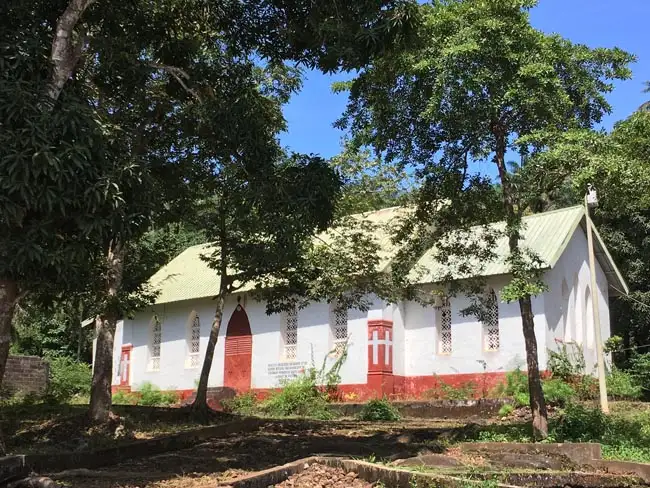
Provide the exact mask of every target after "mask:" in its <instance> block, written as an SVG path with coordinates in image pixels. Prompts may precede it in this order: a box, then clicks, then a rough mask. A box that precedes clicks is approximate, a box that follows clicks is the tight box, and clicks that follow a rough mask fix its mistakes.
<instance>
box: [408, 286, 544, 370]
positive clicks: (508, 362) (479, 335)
mask: <svg viewBox="0 0 650 488" xmlns="http://www.w3.org/2000/svg"><path fill="white" fill-rule="evenodd" d="M506 283H507V280H506V279H505V278H502V277H495V278H493V279H490V280H488V286H490V287H491V288H492V289H494V291H495V293H496V294H497V297H500V292H501V288H502V287H503V286H504V285H505V284H506ZM469 305H470V299H469V298H468V297H467V296H464V295H460V296H457V297H453V298H451V300H450V306H451V314H452V326H451V331H452V352H451V354H440V353H439V349H438V327H439V326H440V324H438V323H437V322H438V317H439V314H437V313H436V310H435V309H434V308H432V307H423V306H421V305H419V304H417V303H413V302H409V303H407V304H406V305H405V315H406V321H405V323H406V329H405V343H404V373H403V374H404V375H405V376H407V377H408V376H427V375H434V374H436V375H450V374H453V375H456V374H470V373H482V372H488V373H499V372H506V371H509V370H512V369H514V368H517V367H521V368H522V369H525V366H526V357H525V347H524V336H523V332H522V328H521V316H520V312H519V305H518V304H517V303H510V304H507V303H503V302H502V301H501V300H500V298H499V333H500V347H499V350H498V351H486V350H485V348H484V344H483V324H482V323H481V322H479V321H478V320H477V318H476V317H475V316H463V314H462V313H461V310H463V309H465V308H466V307H468V306H469ZM533 312H534V313H535V333H536V334H537V338H538V340H540V341H542V342H543V341H544V337H545V332H544V331H545V325H546V321H545V317H544V297H537V298H536V299H534V300H533ZM482 361H485V364H486V368H485V369H484V367H483V363H482ZM545 364H546V354H545V351H544V350H543V349H542V350H540V367H544V365H545Z"/></svg>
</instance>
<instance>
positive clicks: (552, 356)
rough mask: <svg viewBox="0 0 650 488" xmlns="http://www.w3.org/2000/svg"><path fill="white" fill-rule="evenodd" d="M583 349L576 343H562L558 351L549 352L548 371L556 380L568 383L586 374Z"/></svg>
mask: <svg viewBox="0 0 650 488" xmlns="http://www.w3.org/2000/svg"><path fill="white" fill-rule="evenodd" d="M585 367H586V366H585V358H584V354H583V351H582V348H581V347H580V346H579V345H578V344H576V343H574V342H561V343H560V348H559V350H558V351H553V350H551V349H549V350H548V369H549V370H550V371H551V374H552V375H553V377H554V378H560V379H562V380H564V381H566V382H569V381H571V379H572V378H574V377H576V376H582V375H584V373H585Z"/></svg>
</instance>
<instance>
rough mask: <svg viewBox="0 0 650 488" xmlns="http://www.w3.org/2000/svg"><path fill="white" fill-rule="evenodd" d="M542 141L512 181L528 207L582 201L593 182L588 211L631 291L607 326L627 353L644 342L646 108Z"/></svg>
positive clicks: (647, 325)
mask: <svg viewBox="0 0 650 488" xmlns="http://www.w3.org/2000/svg"><path fill="white" fill-rule="evenodd" d="M543 147H544V149H543V150H542V151H540V152H537V153H536V154H534V155H533V156H532V157H531V158H530V159H529V160H528V161H527V162H526V164H525V165H524V166H523V167H522V168H520V169H519V171H518V175H517V181H518V184H519V185H520V187H521V188H523V189H526V188H528V189H529V191H527V193H528V194H529V195H530V196H531V200H530V208H531V209H532V210H533V211H542V210H546V209H549V208H553V207H556V206H558V205H559V206H565V205H567V204H568V205H572V204H581V203H582V198H583V195H584V191H585V188H586V185H587V184H589V183H592V184H595V185H596V187H597V190H598V193H599V197H600V198H599V206H598V207H597V208H596V209H594V211H593V215H592V217H593V219H594V221H595V223H596V225H597V227H598V230H599V233H600V234H601V236H602V237H603V239H604V241H605V243H606V244H607V247H608V249H609V250H610V252H611V253H612V255H613V257H614V260H615V261H616V263H617V264H618V266H619V267H620V269H621V271H622V273H623V276H625V277H626V279H627V281H628V283H629V285H630V294H629V295H628V296H621V297H618V298H617V299H616V300H614V301H613V302H612V307H611V324H612V332H613V333H615V334H619V335H621V336H622V338H623V341H624V348H625V349H626V352H627V354H625V355H622V356H619V357H626V356H629V354H630V352H631V351H633V350H634V348H635V346H642V345H645V344H648V342H649V341H650V322H649V321H648V310H650V294H649V293H650V282H648V276H649V272H650V270H649V269H648V266H647V263H648V262H650V247H649V242H648V239H647V236H648V233H649V230H650V214H649V213H648V210H647V209H648V204H649V203H650V202H649V199H650V192H649V191H648V188H650V181H649V178H650V176H649V174H650V173H649V171H648V169H649V164H650V114H649V113H648V112H647V111H643V110H639V111H637V112H635V113H634V114H632V115H631V116H630V117H629V118H627V119H625V120H623V121H620V122H618V123H616V124H615V126H614V128H613V130H612V131H611V132H610V133H609V134H607V133H605V132H603V131H601V132H593V131H589V130H582V131H576V130H574V131H568V132H567V133H565V134H561V135H557V136H555V137H553V138H552V139H549V140H546V141H544V144H543ZM566 161H573V162H574V164H572V165H571V166H568V165H567V164H566ZM541 195H544V198H543V199H540V198H537V197H538V196H541ZM619 291H620V290H619ZM621 366H623V365H621Z"/></svg>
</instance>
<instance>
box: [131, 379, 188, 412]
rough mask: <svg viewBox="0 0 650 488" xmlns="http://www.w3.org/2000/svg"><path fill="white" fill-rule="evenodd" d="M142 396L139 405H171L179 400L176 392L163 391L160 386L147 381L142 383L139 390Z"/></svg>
mask: <svg viewBox="0 0 650 488" xmlns="http://www.w3.org/2000/svg"><path fill="white" fill-rule="evenodd" d="M138 393H139V394H140V398H139V400H138V405H143V406H146V407H158V406H169V405H173V404H174V403H177V402H178V395H177V394H176V393H174V392H171V391H169V392H162V391H160V388H158V387H157V386H155V385H153V384H151V383H150V382H148V381H146V382H144V383H142V384H141V385H140V389H139V391H138Z"/></svg>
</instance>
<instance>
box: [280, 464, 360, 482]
mask: <svg viewBox="0 0 650 488" xmlns="http://www.w3.org/2000/svg"><path fill="white" fill-rule="evenodd" d="M274 486H275V488H371V487H372V486H373V485H372V484H370V483H368V482H366V481H363V480H360V479H358V478H357V474H356V473H353V472H349V473H346V472H345V471H344V470H342V469H339V468H330V467H329V466H322V465H320V464H312V465H311V466H309V467H308V468H307V469H305V470H304V471H303V472H302V473H298V474H295V475H293V476H291V477H289V479H287V480H286V481H283V482H282V483H280V484H277V485H274Z"/></svg>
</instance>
